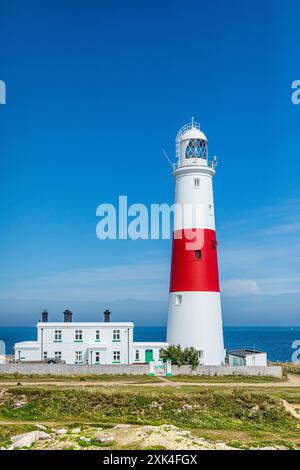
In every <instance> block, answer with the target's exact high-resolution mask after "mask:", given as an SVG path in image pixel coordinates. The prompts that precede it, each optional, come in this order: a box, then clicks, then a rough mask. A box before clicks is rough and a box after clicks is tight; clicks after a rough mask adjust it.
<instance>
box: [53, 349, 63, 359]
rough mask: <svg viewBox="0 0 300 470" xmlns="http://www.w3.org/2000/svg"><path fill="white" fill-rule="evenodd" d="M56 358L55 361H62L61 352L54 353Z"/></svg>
mask: <svg viewBox="0 0 300 470" xmlns="http://www.w3.org/2000/svg"><path fill="white" fill-rule="evenodd" d="M54 357H55V359H59V360H60V359H61V351H55V352H54Z"/></svg>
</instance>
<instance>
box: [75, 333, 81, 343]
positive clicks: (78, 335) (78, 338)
mask: <svg viewBox="0 0 300 470" xmlns="http://www.w3.org/2000/svg"><path fill="white" fill-rule="evenodd" d="M75 341H82V330H75Z"/></svg>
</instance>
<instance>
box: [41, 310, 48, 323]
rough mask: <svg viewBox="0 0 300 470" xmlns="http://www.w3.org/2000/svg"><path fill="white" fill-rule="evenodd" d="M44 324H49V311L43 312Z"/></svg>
mask: <svg viewBox="0 0 300 470" xmlns="http://www.w3.org/2000/svg"><path fill="white" fill-rule="evenodd" d="M42 322H43V323H47V322H48V311H47V310H43V311H42Z"/></svg>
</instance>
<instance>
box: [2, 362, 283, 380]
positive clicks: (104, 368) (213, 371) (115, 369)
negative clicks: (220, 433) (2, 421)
mask: <svg viewBox="0 0 300 470" xmlns="http://www.w3.org/2000/svg"><path fill="white" fill-rule="evenodd" d="M172 373H173V375H211V376H212V375H256V376H259V375H261V376H271V377H278V378H281V377H282V367H281V366H267V367H263V366H240V367H238V366H236V367H233V366H201V367H198V368H197V369H196V370H192V369H191V367H190V366H182V367H177V366H172ZM0 374H25V375H33V374H39V375H46V374H53V375H102V374H108V375H119V374H120V375H122V374H126V375H148V374H149V366H148V365H146V364H134V365H126V364H118V365H75V364H25V363H19V364H17V363H15V364H0Z"/></svg>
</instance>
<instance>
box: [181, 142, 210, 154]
mask: <svg viewBox="0 0 300 470" xmlns="http://www.w3.org/2000/svg"><path fill="white" fill-rule="evenodd" d="M185 158H204V159H207V142H206V141H205V140H201V139H191V140H190V141H189V143H188V145H187V147H186V150H185Z"/></svg>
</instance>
